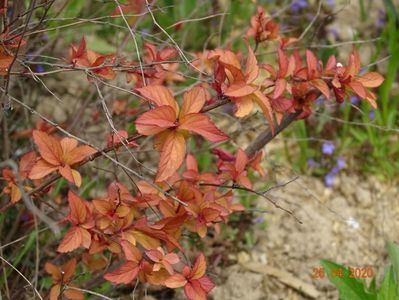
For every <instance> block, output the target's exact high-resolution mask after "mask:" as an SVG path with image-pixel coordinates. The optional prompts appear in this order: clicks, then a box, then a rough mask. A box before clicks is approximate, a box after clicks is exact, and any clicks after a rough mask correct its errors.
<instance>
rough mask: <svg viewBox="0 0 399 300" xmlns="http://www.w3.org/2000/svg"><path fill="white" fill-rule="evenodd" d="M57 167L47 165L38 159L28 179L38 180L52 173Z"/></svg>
mask: <svg viewBox="0 0 399 300" xmlns="http://www.w3.org/2000/svg"><path fill="white" fill-rule="evenodd" d="M57 169H58V167H56V166H54V165H52V164H49V163H48V162H46V161H45V160H44V159H39V160H38V161H37V162H36V164H35V165H34V166H33V167H32V170H30V172H29V178H30V179H40V178H43V177H45V176H46V175H48V174H50V173H51V172H54V171H56V170H57Z"/></svg>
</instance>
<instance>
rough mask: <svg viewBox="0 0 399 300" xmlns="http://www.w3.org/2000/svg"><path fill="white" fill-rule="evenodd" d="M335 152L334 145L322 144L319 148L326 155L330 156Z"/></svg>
mask: <svg viewBox="0 0 399 300" xmlns="http://www.w3.org/2000/svg"><path fill="white" fill-rule="evenodd" d="M334 150H335V145H334V144H333V143H331V142H326V143H323V145H322V147H321V152H322V153H323V154H326V155H332V154H333V153H334Z"/></svg>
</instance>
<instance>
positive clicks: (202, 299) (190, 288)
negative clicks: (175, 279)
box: [184, 280, 207, 300]
mask: <svg viewBox="0 0 399 300" xmlns="http://www.w3.org/2000/svg"><path fill="white" fill-rule="evenodd" d="M184 293H185V294H186V296H187V298H188V299H189V300H206V299H207V296H206V293H205V291H204V290H203V289H202V288H201V285H200V284H199V282H198V281H197V280H195V281H193V282H190V283H187V284H186V285H185V286H184Z"/></svg>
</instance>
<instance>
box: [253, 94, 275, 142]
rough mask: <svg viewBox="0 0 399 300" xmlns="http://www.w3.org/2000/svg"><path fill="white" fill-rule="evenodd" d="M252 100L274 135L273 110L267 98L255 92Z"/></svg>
mask: <svg viewBox="0 0 399 300" xmlns="http://www.w3.org/2000/svg"><path fill="white" fill-rule="evenodd" d="M255 96H256V97H255V98H254V100H255V101H256V103H257V104H258V105H259V106H260V108H261V109H262V111H263V114H264V115H265V117H266V119H267V121H268V122H269V126H270V128H271V129H272V133H273V134H274V121H273V110H272V106H271V104H270V100H269V98H267V97H266V96H265V95H264V94H262V92H261V91H256V92H255Z"/></svg>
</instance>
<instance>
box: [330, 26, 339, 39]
mask: <svg viewBox="0 0 399 300" xmlns="http://www.w3.org/2000/svg"><path fill="white" fill-rule="evenodd" d="M328 31H329V32H330V33H331V34H332V35H333V37H334V39H338V38H339V34H338V30H337V28H335V27H330V28H328Z"/></svg>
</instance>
